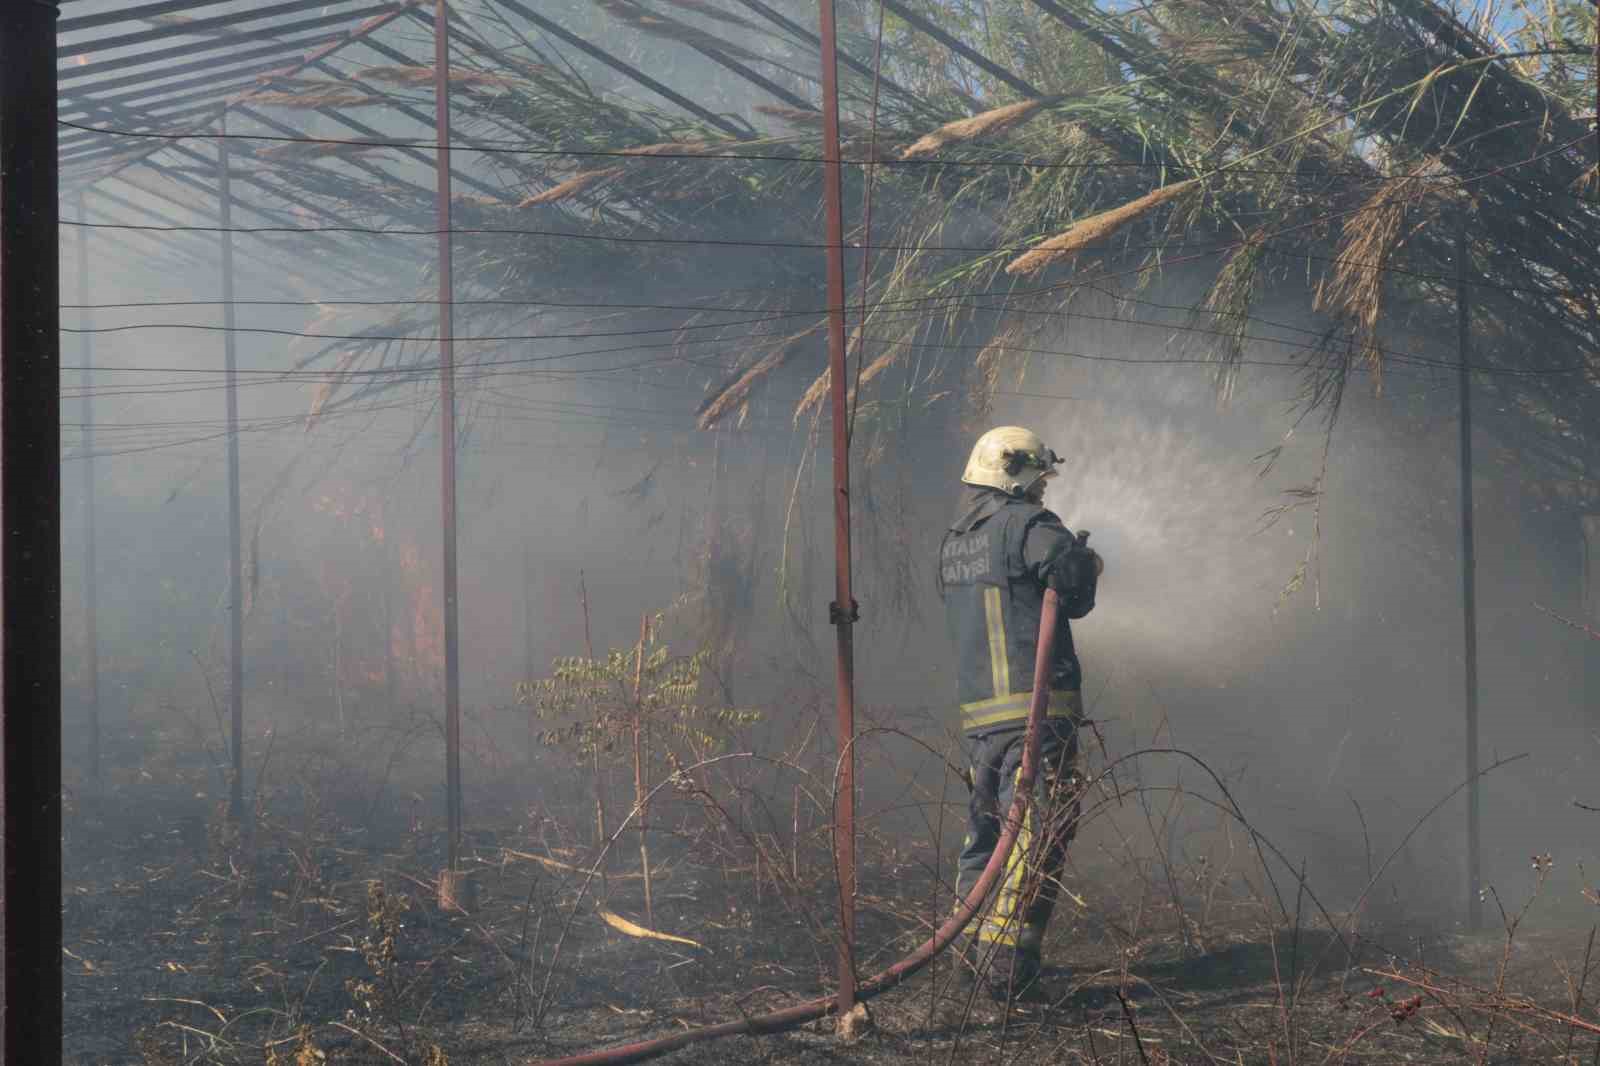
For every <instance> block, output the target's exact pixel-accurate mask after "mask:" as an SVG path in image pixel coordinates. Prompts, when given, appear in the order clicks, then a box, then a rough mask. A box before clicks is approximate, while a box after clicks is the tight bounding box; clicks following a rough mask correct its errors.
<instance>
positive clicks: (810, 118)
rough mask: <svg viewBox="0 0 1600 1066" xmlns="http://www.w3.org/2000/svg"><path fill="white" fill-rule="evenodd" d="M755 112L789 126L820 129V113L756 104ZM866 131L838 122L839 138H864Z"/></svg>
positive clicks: (859, 126) (848, 123)
mask: <svg viewBox="0 0 1600 1066" xmlns="http://www.w3.org/2000/svg"><path fill="white" fill-rule="evenodd" d="M755 110H757V111H758V112H760V113H761V114H763V115H767V116H769V117H771V118H775V119H778V120H780V121H783V122H787V123H789V125H791V126H803V127H805V128H806V129H812V130H820V129H821V128H822V112H821V111H804V110H801V109H800V108H798V107H779V106H777V105H776V104H757V105H756V107H755ZM866 135H867V130H866V129H865V128H864V127H862V126H861V125H859V124H857V123H854V122H846V121H844V120H843V119H840V120H839V136H840V137H844V138H846V139H849V138H858V137H865V136H866Z"/></svg>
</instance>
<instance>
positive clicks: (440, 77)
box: [433, 0, 461, 873]
mask: <svg viewBox="0 0 1600 1066" xmlns="http://www.w3.org/2000/svg"><path fill="white" fill-rule="evenodd" d="M433 88H434V129H435V133H436V134H437V136H438V140H439V151H438V157H437V164H436V168H435V169H436V171H437V174H438V181H439V201H438V214H439V454H440V462H441V469H440V475H441V476H440V504H441V510H442V511H443V518H444V746H445V754H444V758H445V791H446V793H447V794H448V795H447V796H446V803H447V804H448V806H449V819H450V821H449V830H450V840H449V845H448V846H449V862H450V871H451V872H452V873H454V872H455V870H456V869H457V865H458V863H459V861H460V858H461V656H460V651H461V648H460V632H459V629H458V627H457V621H458V618H457V601H456V596H457V585H456V367H455V343H454V340H453V336H454V330H455V315H454V313H453V312H454V306H453V303H452V301H453V300H454V298H455V297H454V285H453V281H452V277H451V260H450V11H449V6H448V5H447V4H446V2H445V0H436V3H435V5H434V13H433Z"/></svg>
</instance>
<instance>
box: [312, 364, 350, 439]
mask: <svg viewBox="0 0 1600 1066" xmlns="http://www.w3.org/2000/svg"><path fill="white" fill-rule="evenodd" d="M360 357H361V352H360V351H359V350H354V351H348V352H345V353H344V354H343V355H341V356H340V357H339V361H338V362H337V363H335V364H334V366H333V373H332V374H331V375H330V376H329V377H328V379H327V380H326V381H324V382H322V383H321V384H320V385H318V386H317V387H316V389H315V390H314V391H313V392H312V393H311V410H310V411H308V412H307V413H306V432H307V433H310V432H311V430H312V429H313V428H315V426H316V424H317V416H318V415H320V414H321V413H322V409H323V408H324V407H326V406H327V405H328V401H329V400H331V399H333V394H334V393H335V392H338V391H339V387H340V386H341V385H343V384H344V383H345V382H346V381H348V380H349V378H348V377H346V376H345V371H347V370H349V369H350V364H352V363H354V362H355V361H356V360H357V359H359V358H360Z"/></svg>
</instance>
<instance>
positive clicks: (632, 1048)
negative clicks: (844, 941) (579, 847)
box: [533, 589, 1061, 1066]
mask: <svg viewBox="0 0 1600 1066" xmlns="http://www.w3.org/2000/svg"><path fill="white" fill-rule="evenodd" d="M1060 602H1061V601H1060V600H1059V598H1058V597H1057V596H1056V593H1055V590H1054V589H1047V590H1046V591H1045V594H1044V607H1043V608H1042V609H1041V610H1040V612H1039V645H1038V651H1037V653H1036V654H1035V655H1034V662H1033V699H1032V701H1031V702H1030V703H1029V705H1028V725H1027V732H1026V733H1025V734H1024V735H1023V741H1022V766H1021V768H1020V770H1019V771H1018V773H1017V783H1016V788H1015V789H1014V790H1013V794H1012V800H1011V809H1010V810H1009V811H1007V812H1006V820H1005V824H1004V826H1003V827H1002V828H1001V832H1000V840H999V842H998V843H997V844H996V845H995V849H994V854H993V855H991V856H990V857H989V865H987V866H985V867H984V868H983V873H982V874H980V875H979V876H978V880H977V883H976V884H974V885H973V886H972V890H971V891H970V892H968V893H967V895H966V898H964V899H963V900H962V901H961V903H960V905H959V906H958V907H957V908H956V912H955V914H953V915H952V916H951V917H950V919H949V920H948V921H946V922H945V923H944V924H943V925H942V926H940V927H939V928H938V929H937V930H936V931H935V932H934V934H933V935H932V936H930V937H929V938H928V939H927V940H925V941H923V942H922V945H921V946H920V947H918V948H917V949H916V950H915V951H913V952H912V953H911V954H909V955H907V956H906V957H905V958H903V959H901V960H900V961H899V962H897V963H895V964H894V965H893V966H890V967H889V968H888V969H886V970H883V971H881V972H879V973H877V974H874V975H873V976H871V977H869V978H867V979H866V980H864V981H862V982H861V984H860V985H859V986H858V987H857V990H856V999H857V1000H868V999H871V998H873V997H874V996H877V995H880V994H881V993H884V992H887V991H888V990H889V989H891V988H893V987H895V986H896V985H898V984H900V983H901V982H902V981H905V980H906V979H907V978H909V977H911V976H912V975H913V974H915V973H916V972H917V971H919V970H921V969H922V968H923V967H924V966H926V965H927V964H928V963H929V962H931V961H932V960H933V957H934V956H935V955H938V954H939V953H940V952H941V951H943V950H944V949H945V948H947V947H949V946H950V944H951V942H952V941H954V940H955V938H956V937H958V936H960V935H961V931H962V930H964V929H965V928H966V927H967V925H968V923H970V922H971V921H972V919H973V918H974V917H975V916H976V915H977V913H978V911H979V910H980V909H982V907H983V903H984V900H985V899H987V898H988V895H989V892H990V891H991V890H992V889H993V888H994V886H995V883H996V882H997V881H999V880H1000V875H1001V873H1002V872H1003V871H1004V870H1005V868H1006V862H1007V860H1008V859H1009V858H1010V857H1011V850H1012V848H1013V847H1015V846H1016V843H1017V837H1018V835H1019V834H1020V833H1021V831H1022V820H1023V815H1024V814H1025V813H1026V812H1027V809H1028V804H1029V803H1030V802H1031V800H1032V796H1033V782H1034V777H1035V776H1036V773H1037V771H1038V766H1039V727H1040V725H1042V724H1043V722H1044V717H1045V708H1046V707H1047V706H1048V705H1049V702H1050V668H1051V665H1052V663H1051V659H1050V649H1052V648H1054V647H1055V643H1056V639H1055V638H1056V624H1057V615H1058V611H1059V608H1060ZM834 1007H835V1000H834V998H833V997H832V996H824V997H821V998H818V999H812V1000H807V1001H806V1002H804V1003H799V1004H796V1005H795V1006H792V1007H785V1008H783V1009H782V1010H775V1011H771V1012H769V1013H766V1014H755V1015H750V1016H748V1017H744V1018H741V1019H739V1020H738V1021H734V1022H723V1023H721V1024H720V1025H708V1026H704V1027H702V1028H699V1029H689V1030H686V1031H684V1032H680V1033H673V1034H671V1035H670V1036H662V1037H657V1038H655V1039H653V1040H644V1041H640V1042H638V1043H634V1044H622V1045H619V1046H617V1047H612V1048H604V1049H602V1050H599V1051H589V1052H585V1053H583V1054H581V1055H571V1056H568V1057H567V1058H563V1059H546V1060H544V1061H542V1062H539V1063H536V1064H533V1066H620V1064H622V1063H628V1062H643V1061H644V1060H646V1059H651V1058H655V1057H656V1056H657V1055H664V1054H666V1053H667V1052H669V1051H676V1050H677V1049H678V1048H681V1047H687V1046H689V1045H690V1044H698V1043H700V1042H702V1041H706V1040H715V1039H718V1038H719V1037H724V1036H738V1035H741V1034H748V1035H757V1034H762V1033H778V1032H782V1031H784V1030H786V1029H793V1028H795V1027H797V1026H801V1025H804V1024H806V1023H807V1022H812V1021H816V1020H817V1019H818V1018H824V1017H826V1016H827V1015H829V1014H831V1013H833V1010H834Z"/></svg>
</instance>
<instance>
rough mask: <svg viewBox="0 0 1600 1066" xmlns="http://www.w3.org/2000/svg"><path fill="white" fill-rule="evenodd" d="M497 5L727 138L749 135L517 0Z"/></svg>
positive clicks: (504, 1) (741, 137) (503, 1)
mask: <svg viewBox="0 0 1600 1066" xmlns="http://www.w3.org/2000/svg"><path fill="white" fill-rule="evenodd" d="M496 2H497V3H498V4H499V5H500V6H501V7H503V8H505V9H506V10H508V11H513V12H515V13H516V14H518V15H521V16H522V17H523V18H525V19H527V20H528V21H529V22H531V23H533V24H534V25H535V26H537V27H539V28H540V29H541V30H543V31H544V32H546V33H548V34H549V35H550V36H552V37H556V38H559V39H560V40H563V41H565V42H566V43H567V44H569V45H571V46H572V47H574V48H576V49H577V50H578V51H580V52H582V53H584V54H585V55H587V56H589V57H590V58H591V59H597V60H599V61H600V62H602V63H604V64H605V65H606V66H608V67H610V68H611V69H612V70H615V71H616V72H617V73H619V74H621V75H622V76H623V77H625V78H628V79H629V80H631V81H634V82H637V83H638V84H639V85H642V86H644V87H645V88H646V89H649V90H650V91H651V92H653V93H655V94H656V95H657V96H660V97H661V98H662V99H664V100H669V101H671V102H672V103H674V104H677V105H678V106H679V107H681V108H683V109H684V110H685V111H687V112H689V114H691V115H694V116H695V117H697V118H699V119H701V120H702V121H704V122H707V123H709V124H710V125H713V126H715V127H717V128H718V129H720V130H722V131H723V132H724V133H726V134H728V135H729V136H732V137H737V138H739V139H740V140H744V139H745V138H747V137H750V136H751V133H750V131H749V130H744V129H740V128H739V127H738V126H736V125H734V124H733V123H732V122H730V121H728V119H727V118H725V117H724V116H722V115H719V114H717V113H716V112H714V111H710V110H707V109H706V108H704V107H702V106H701V105H699V104H697V103H695V102H694V101H693V100H691V99H689V98H688V97H687V96H684V95H683V94H682V93H680V92H677V91H675V90H673V89H671V88H669V87H668V86H666V85H663V84H662V83H661V82H659V81H657V80H656V79H654V78H652V77H650V75H648V74H646V73H644V72H643V71H642V70H639V69H638V68H637V67H633V66H631V65H629V64H628V63H625V62H623V61H622V60H620V59H618V58H617V57H616V56H614V55H612V54H611V53H610V52H607V51H606V50H605V49H603V48H599V47H597V46H595V45H593V44H590V43H589V42H588V41H586V40H584V39H583V38H582V37H579V36H578V35H577V34H575V33H572V32H570V31H568V30H566V29H563V28H562V26H561V25H560V24H559V23H557V22H553V21H551V20H550V19H547V18H545V17H544V16H543V15H540V14H538V13H536V12H534V11H533V10H532V9H531V8H529V7H527V6H526V5H524V4H521V3H518V2H517V0H496Z"/></svg>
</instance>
